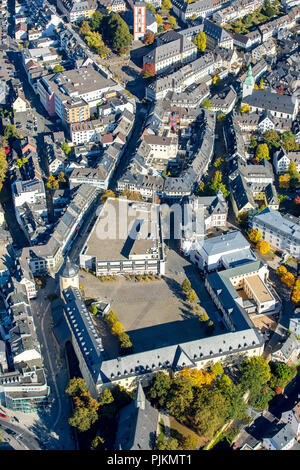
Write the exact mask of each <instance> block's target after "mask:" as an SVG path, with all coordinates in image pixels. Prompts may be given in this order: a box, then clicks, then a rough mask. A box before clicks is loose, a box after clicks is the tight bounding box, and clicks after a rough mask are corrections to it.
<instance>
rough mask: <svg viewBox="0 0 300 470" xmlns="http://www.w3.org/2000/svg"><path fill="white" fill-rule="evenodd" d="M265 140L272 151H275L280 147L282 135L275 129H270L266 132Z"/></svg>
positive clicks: (264, 134)
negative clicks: (273, 149)
mask: <svg viewBox="0 0 300 470" xmlns="http://www.w3.org/2000/svg"><path fill="white" fill-rule="evenodd" d="M263 138H264V141H265V142H266V144H267V145H268V147H269V148H270V149H271V148H273V147H274V148H275V149H277V148H279V147H280V135H279V134H278V132H276V131H275V130H274V129H269V130H268V131H266V132H264V133H263Z"/></svg>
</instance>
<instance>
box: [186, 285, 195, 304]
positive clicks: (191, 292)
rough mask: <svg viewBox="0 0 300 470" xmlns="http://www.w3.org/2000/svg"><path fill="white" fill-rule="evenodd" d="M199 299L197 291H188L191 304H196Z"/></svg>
mask: <svg viewBox="0 0 300 470" xmlns="http://www.w3.org/2000/svg"><path fill="white" fill-rule="evenodd" d="M196 300H197V294H196V292H195V291H194V290H193V289H192V290H191V291H190V292H189V293H188V301H189V302H190V303H191V304H194V303H195V302H196Z"/></svg>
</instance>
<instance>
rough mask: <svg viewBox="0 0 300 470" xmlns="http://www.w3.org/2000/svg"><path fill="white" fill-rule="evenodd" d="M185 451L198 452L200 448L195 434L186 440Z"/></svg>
mask: <svg viewBox="0 0 300 470" xmlns="http://www.w3.org/2000/svg"><path fill="white" fill-rule="evenodd" d="M182 447H183V450H196V449H197V447H198V439H197V437H196V436H195V434H189V435H188V436H187V437H185V438H184V441H183V446H182Z"/></svg>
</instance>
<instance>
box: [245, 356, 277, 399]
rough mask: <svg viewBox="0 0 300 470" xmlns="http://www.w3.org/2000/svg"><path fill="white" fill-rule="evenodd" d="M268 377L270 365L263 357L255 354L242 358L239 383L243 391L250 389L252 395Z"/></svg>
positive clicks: (263, 384)
mask: <svg viewBox="0 0 300 470" xmlns="http://www.w3.org/2000/svg"><path fill="white" fill-rule="evenodd" d="M270 378H271V371H270V366H269V364H268V363H267V362H266V361H265V359H264V358H263V357H261V356H255V357H251V358H246V359H244V360H243V362H242V366H241V378H240V383H241V386H242V389H243V390H244V391H247V390H250V394H252V395H253V394H255V393H260V392H261V390H262V387H263V386H265V385H266V384H267V382H268V381H269V380H270Z"/></svg>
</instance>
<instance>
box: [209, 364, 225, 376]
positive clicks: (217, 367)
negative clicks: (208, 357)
mask: <svg viewBox="0 0 300 470" xmlns="http://www.w3.org/2000/svg"><path fill="white" fill-rule="evenodd" d="M210 369H211V371H212V372H213V373H214V374H216V376H220V375H223V374H224V369H223V367H222V364H220V362H216V363H215V364H214V365H213V366H212V367H211V368H210Z"/></svg>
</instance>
